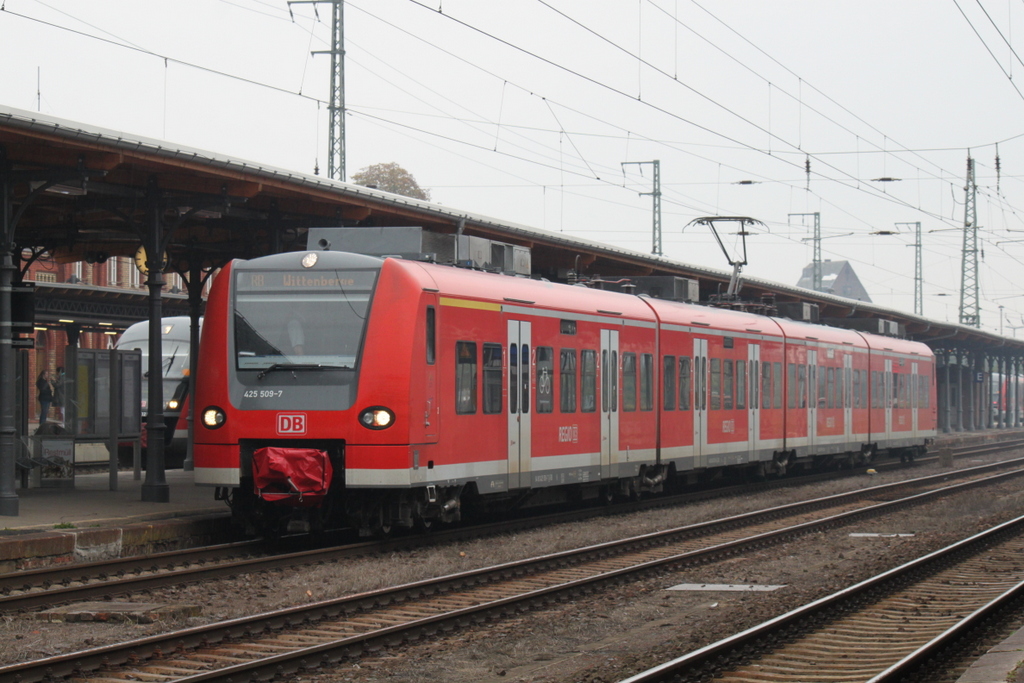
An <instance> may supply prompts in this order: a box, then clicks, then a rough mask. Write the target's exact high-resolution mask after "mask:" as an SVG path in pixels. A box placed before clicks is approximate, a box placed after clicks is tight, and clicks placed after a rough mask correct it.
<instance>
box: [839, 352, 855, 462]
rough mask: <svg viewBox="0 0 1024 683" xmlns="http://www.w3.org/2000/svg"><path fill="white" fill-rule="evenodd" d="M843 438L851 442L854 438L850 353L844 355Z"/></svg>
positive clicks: (851, 362) (851, 360)
mask: <svg viewBox="0 0 1024 683" xmlns="http://www.w3.org/2000/svg"><path fill="white" fill-rule="evenodd" d="M841 400H842V402H843V437H845V438H844V439H843V440H844V441H846V443H850V441H852V440H853V356H852V355H851V354H849V353H847V354H844V355H843V392H842V394H841Z"/></svg>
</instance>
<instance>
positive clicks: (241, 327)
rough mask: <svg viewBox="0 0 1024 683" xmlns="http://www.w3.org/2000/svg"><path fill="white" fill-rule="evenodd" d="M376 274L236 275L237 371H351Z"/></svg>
mask: <svg viewBox="0 0 1024 683" xmlns="http://www.w3.org/2000/svg"><path fill="white" fill-rule="evenodd" d="M378 272H379V271H378V270H344V271H342V270H323V271H316V272H295V271H272V270H251V271H249V270H241V271H236V274H235V277H236V279H235V319H234V328H235V329H234V336H235V367H236V369H237V370H264V371H266V370H271V369H283V368H288V367H296V366H300V367H323V368H331V369H344V370H354V369H355V368H356V365H357V363H358V361H359V350H360V345H361V343H362V339H363V330H364V328H365V327H366V318H367V315H368V313H369V307H370V297H371V295H372V294H373V287H374V284H375V282H376V279H377V273H378Z"/></svg>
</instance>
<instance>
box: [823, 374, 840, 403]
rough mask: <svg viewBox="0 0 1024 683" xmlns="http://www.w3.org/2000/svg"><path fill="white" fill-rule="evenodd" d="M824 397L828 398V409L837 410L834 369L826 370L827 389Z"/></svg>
mask: <svg viewBox="0 0 1024 683" xmlns="http://www.w3.org/2000/svg"><path fill="white" fill-rule="evenodd" d="M825 395H826V396H827V397H828V399H827V404H828V407H829V408H837V407H838V406H837V405H836V369H835V368H832V367H830V368H828V388H827V389H826V393H825Z"/></svg>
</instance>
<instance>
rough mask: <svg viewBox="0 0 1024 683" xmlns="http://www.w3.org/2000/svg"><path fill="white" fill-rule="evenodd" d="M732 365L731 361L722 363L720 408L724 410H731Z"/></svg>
mask: <svg viewBox="0 0 1024 683" xmlns="http://www.w3.org/2000/svg"><path fill="white" fill-rule="evenodd" d="M732 368H733V363H732V361H731V360H726V361H723V363H722V408H723V409H724V410H732V405H733V404H732V395H733V385H734V380H733V374H732Z"/></svg>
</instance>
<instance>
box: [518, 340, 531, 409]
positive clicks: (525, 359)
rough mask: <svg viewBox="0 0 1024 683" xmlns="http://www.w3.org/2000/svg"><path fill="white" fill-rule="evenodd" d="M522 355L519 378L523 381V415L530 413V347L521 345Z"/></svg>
mask: <svg viewBox="0 0 1024 683" xmlns="http://www.w3.org/2000/svg"><path fill="white" fill-rule="evenodd" d="M520 348H522V350H523V355H522V358H521V359H520V362H522V364H523V369H522V372H521V374H520V377H522V379H523V386H522V392H523V393H522V397H523V410H522V412H523V414H524V415H525V414H526V413H528V412H530V346H529V344H523V345H522V347H520Z"/></svg>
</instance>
